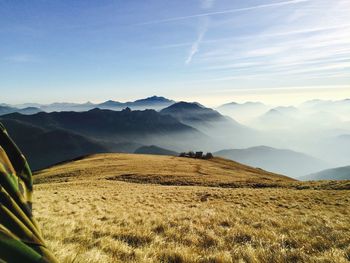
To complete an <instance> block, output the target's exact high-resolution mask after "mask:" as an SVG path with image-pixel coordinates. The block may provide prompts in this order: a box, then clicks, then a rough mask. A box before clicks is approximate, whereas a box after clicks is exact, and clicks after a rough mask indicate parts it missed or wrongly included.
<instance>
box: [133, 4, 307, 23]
mask: <svg viewBox="0 0 350 263" xmlns="http://www.w3.org/2000/svg"><path fill="white" fill-rule="evenodd" d="M309 1H310V0H290V1H284V2H279V3H273V4H264V5H257V6H250V7H244V8H236V9H229V10H225V11H217V12H209V13H202V14H196V15H190V16H178V17H173V18H167V19H161V20H153V21H148V22H144V23H139V24H137V25H151V24H158V23H166V22H173V21H180V20H187V19H192V18H197V17H206V16H214V15H224V14H231V13H237V12H243V11H250V10H256V9H262V8H267V7H275V6H284V5H292V4H299V3H304V2H309Z"/></svg>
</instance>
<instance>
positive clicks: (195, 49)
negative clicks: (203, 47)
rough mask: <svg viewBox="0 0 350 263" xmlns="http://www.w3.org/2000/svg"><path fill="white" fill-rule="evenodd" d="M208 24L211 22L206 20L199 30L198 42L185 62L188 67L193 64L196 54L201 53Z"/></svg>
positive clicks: (192, 47) (193, 45) (194, 44)
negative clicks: (200, 49) (200, 48)
mask: <svg viewBox="0 0 350 263" xmlns="http://www.w3.org/2000/svg"><path fill="white" fill-rule="evenodd" d="M208 24H209V20H208V19H204V20H203V22H202V24H201V28H200V30H199V34H198V37H197V39H196V41H195V42H194V43H193V44H192V46H191V49H190V52H189V54H188V57H187V59H186V61H185V64H186V65H188V64H190V63H191V62H192V59H193V57H194V55H196V53H197V52H198V51H199V47H200V44H201V42H202V41H203V38H204V36H205V33H206V32H207V31H208Z"/></svg>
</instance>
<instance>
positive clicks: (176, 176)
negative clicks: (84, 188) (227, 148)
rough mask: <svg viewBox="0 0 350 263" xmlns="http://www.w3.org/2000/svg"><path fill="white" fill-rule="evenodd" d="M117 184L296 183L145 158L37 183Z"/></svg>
mask: <svg viewBox="0 0 350 263" xmlns="http://www.w3.org/2000/svg"><path fill="white" fill-rule="evenodd" d="M101 179H106V180H116V181H125V182H132V183H146V184H149V183H150V184H161V185H198V186H214V187H241V186H246V187H268V186H276V184H282V183H285V182H293V181H294V180H293V179H291V178H289V177H286V176H283V175H278V174H274V173H270V172H267V171H264V170H261V169H257V168H253V167H250V166H247V165H243V164H240V163H237V162H234V161H230V160H226V159H222V158H213V159H210V160H199V159H192V158H181V157H175V156H157V155H142V154H96V155H91V156H87V157H84V158H81V159H78V160H75V161H72V162H66V163H63V164H60V165H57V166H53V167H51V168H48V169H45V170H43V171H40V172H39V173H38V174H37V175H36V176H35V181H36V182H37V183H42V182H62V181H69V182H70V181H80V180H84V181H86V180H101Z"/></svg>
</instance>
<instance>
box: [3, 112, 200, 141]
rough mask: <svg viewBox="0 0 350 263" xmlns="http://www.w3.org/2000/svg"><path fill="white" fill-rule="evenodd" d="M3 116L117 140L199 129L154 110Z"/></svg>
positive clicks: (45, 126) (43, 126)
mask: <svg viewBox="0 0 350 263" xmlns="http://www.w3.org/2000/svg"><path fill="white" fill-rule="evenodd" d="M2 119H12V120H19V121H21V122H25V123H28V124H32V125H36V126H39V127H42V128H47V129H64V130H69V131H71V132H75V133H79V134H82V135H86V136H93V137H95V138H99V139H114V140H117V139H118V138H119V139H122V141H125V139H130V138H137V137H142V136H149V135H162V134H170V133H178V132H187V133H190V132H192V133H196V134H199V132H198V131H197V130H195V129H193V128H192V127H190V126H187V125H185V124H182V123H180V122H179V121H177V120H176V119H175V118H173V117H171V116H164V115H161V114H159V113H158V112H156V111H154V110H145V111H131V110H130V109H125V110H122V111H111V110H101V109H97V108H96V109H93V110H90V111H86V112H51V113H46V112H40V113H38V114H34V115H21V114H18V113H13V114H9V115H5V116H2Z"/></svg>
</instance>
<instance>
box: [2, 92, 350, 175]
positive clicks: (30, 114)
mask: <svg viewBox="0 0 350 263" xmlns="http://www.w3.org/2000/svg"><path fill="white" fill-rule="evenodd" d="M348 107H349V100H342V101H310V102H306V103H304V104H302V105H299V106H298V107H294V106H288V107H286V106H278V107H271V106H269V105H265V104H263V103H260V102H247V103H243V104H239V103H235V102H232V103H228V104H225V105H222V106H220V107H218V108H217V110H214V109H211V108H208V107H205V106H203V105H201V104H199V103H197V102H192V103H190V102H183V101H181V102H175V101H173V100H170V99H167V98H164V97H159V96H153V97H148V98H145V99H139V100H135V101H132V102H118V101H114V100H109V101H106V102H103V103H99V104H95V103H91V102H87V103H82V104H79V103H52V104H49V105H40V104H35V103H34V104H30V103H26V104H22V105H15V106H12V105H8V104H0V115H2V116H0V121H1V122H3V123H4V124H5V126H6V127H8V130H9V131H10V133H11V135H12V136H13V137H14V139H15V140H16V142H17V143H18V144H19V146H20V147H21V148H22V149H23V151H24V152H25V153H27V154H26V155H27V156H29V159H30V163H31V164H32V167H33V168H34V169H40V168H43V167H46V166H49V165H52V164H54V163H57V162H61V161H64V160H68V159H74V158H76V157H78V156H82V155H89V154H92V153H102V152H126V153H134V152H137V153H145V154H168V155H175V154H176V153H178V152H181V151H189V150H194V151H196V150H198V151H210V152H213V151H214V152H215V151H217V153H216V155H218V156H224V157H226V158H229V159H232V160H235V161H239V162H242V163H245V164H248V165H252V166H256V167H261V168H263V169H266V170H270V171H273V172H277V173H282V174H286V175H288V176H292V177H295V178H296V177H301V176H305V175H306V174H311V173H315V172H317V171H320V170H322V169H327V168H330V167H337V166H346V165H347V164H349V159H348V156H349V153H350V151H349V150H348V149H349V148H350V140H349V134H350V124H349V123H350V120H349V119H348V118H347V117H346V116H345V115H344V113H346V112H347V110H348V109H349V108H348ZM225 112H227V113H229V114H228V115H229V116H226V115H223V114H222V113H224V114H225ZM232 112H234V114H231V113H232ZM342 114H343V115H342ZM248 115H249V116H250V117H251V121H250V122H248V123H250V124H247V125H243V124H241V123H240V122H238V121H236V118H233V117H234V116H237V119H238V120H239V119H244V118H245V117H246V116H248ZM242 116H243V117H242ZM344 116H345V117H344ZM252 127H253V128H252ZM255 128H256V129H255ZM260 128H264V129H260ZM256 145H269V146H271V147H266V146H258V147H256ZM290 148H292V149H298V151H299V152H294V151H290V150H281V149H290ZM221 149H230V150H221ZM305 153H307V154H305ZM313 156H315V157H313ZM322 160H327V162H325V161H322Z"/></svg>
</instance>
